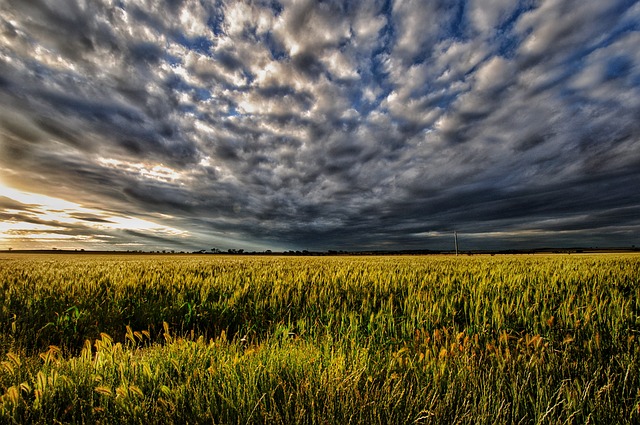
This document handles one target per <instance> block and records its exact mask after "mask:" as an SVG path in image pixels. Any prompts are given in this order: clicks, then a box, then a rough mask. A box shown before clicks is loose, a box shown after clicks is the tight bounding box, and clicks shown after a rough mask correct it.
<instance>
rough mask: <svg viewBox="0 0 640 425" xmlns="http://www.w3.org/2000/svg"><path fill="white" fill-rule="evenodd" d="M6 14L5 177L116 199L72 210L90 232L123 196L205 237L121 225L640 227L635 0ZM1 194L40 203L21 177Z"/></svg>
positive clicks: (532, 238) (39, 7)
mask: <svg viewBox="0 0 640 425" xmlns="http://www.w3.org/2000/svg"><path fill="white" fill-rule="evenodd" d="M0 12H1V13H0V16H1V18H0V71H1V72H0V112H1V113H0V142H1V145H0V152H2V154H1V155H0V170H2V181H3V182H4V183H5V184H6V185H8V186H13V187H18V188H21V189H23V190H31V191H36V192H40V193H44V194H48V195H50V196H56V197H60V198H63V199H67V200H72V201H74V202H77V203H80V204H82V205H83V206H87V207H90V208H93V209H94V210H95V211H104V212H105V214H104V215H103V214H99V213H89V212H82V213H80V212H78V213H76V214H72V215H71V216H70V217H71V218H73V219H75V220H77V223H76V224H75V225H74V226H77V227H70V228H68V229H67V228H65V229H67V230H64V231H65V232H68V233H67V234H73V232H77V234H78V235H83V236H86V237H88V236H90V233H91V232H92V231H94V232H95V231H96V230H95V228H94V227H92V226H93V225H110V224H114V223H113V222H112V219H111V218H110V217H111V214H122V215H126V216H130V217H140V218H144V219H147V220H154V222H158V223H159V224H162V225H166V226H170V227H172V228H174V229H180V230H182V231H185V232H189V234H191V240H190V241H187V242H185V240H184V239H180V238H178V239H176V238H174V237H172V236H170V235H164V234H150V236H149V237H147V236H145V232H144V231H140V230H137V229H128V230H126V231H125V230H121V229H120V230H117V231H116V230H113V229H112V230H109V231H108V232H107V231H106V230H103V231H102V232H103V233H100V232H98V233H97V234H99V235H101V236H100V237H98V236H96V238H97V240H101V241H106V240H111V241H113V242H112V243H127V241H130V242H132V243H140V244H142V245H143V246H149V247H153V246H160V245H161V246H162V247H167V248H169V247H171V246H175V247H183V246H184V245H183V244H184V243H191V244H192V245H193V246H194V247H198V246H199V245H200V244H207V245H209V242H208V241H209V240H211V244H214V245H215V244H217V242H216V241H219V244H225V243H227V244H236V246H235V247H237V248H241V247H242V246H240V245H242V244H243V243H244V244H246V246H247V247H249V246H251V247H256V248H260V247H263V248H267V247H275V248H301V249H328V248H342V249H358V248H360V247H366V248H377V247H378V248H381V249H389V248H404V247H411V248H420V247H424V248H436V249H437V248H439V247H442V246H443V245H444V246H445V247H447V246H448V244H449V242H450V234H451V233H452V232H453V230H454V229H456V230H458V231H460V232H461V235H463V234H466V235H467V238H466V239H465V241H466V243H467V244H468V245H473V247H475V248H482V247H485V246H486V247H489V246H491V247H500V246H504V245H506V246H512V245H513V244H522V245H527V244H531V245H538V246H540V245H544V244H550V245H554V243H553V241H554V239H553V238H554V235H556V236H557V241H558V242H559V243H561V244H572V245H579V244H582V243H584V244H587V245H588V244H595V243H599V244H603V243H605V244H611V245H629V244H631V243H636V239H637V238H638V237H639V234H638V233H639V232H638V230H639V226H640V223H638V220H637V219H636V218H635V217H636V216H637V214H636V213H637V212H638V206H639V205H640V198H639V197H638V195H637V194H636V192H637V191H636V190H635V188H637V187H638V184H639V183H640V172H639V171H638V170H640V146H639V143H640V124H639V123H638V120H637V117H638V116H640V49H638V46H639V45H640V7H639V5H638V4H637V2H635V1H629V0H616V1H613V2H599V1H595V0H593V1H591V0H589V1H584V0H583V1H577V0H576V1H556V0H546V1H541V2H537V1H531V0H522V1H513V0H498V1H486V0H468V1H455V2H428V3H427V4H425V3H424V2H419V1H411V0H409V1H398V2H384V1H377V0H371V1H363V2H357V3H351V2H348V3H344V2H333V1H330V2H322V3H317V2H313V1H293V2H289V1H282V2H277V3H276V2H260V1H259V2H205V1H200V0H184V1H171V2H164V1H155V0H144V1H138V2H135V4H133V3H131V2H128V1H122V2H113V1H109V0H98V1H93V2H88V3H87V2H79V1H74V0H67V1H64V2H62V3H60V2H52V1H47V0H36V1H32V2H24V1H14V0H10V1H7V2H4V3H3V4H2V5H0ZM0 207H2V208H3V220H10V219H11V218H10V217H8V216H7V214H9V213H8V212H7V210H10V211H11V212H14V213H16V214H17V215H15V216H14V218H13V220H23V221H24V222H30V223H33V224H36V223H34V220H38V216H37V211H39V210H38V209H37V208H36V210H35V211H36V212H33V211H31V210H28V209H27V208H28V207H27V206H24V205H21V204H19V203H17V201H14V200H12V199H10V198H7V197H5V198H0ZM78 223H80V224H78ZM82 223H84V224H85V225H86V226H82ZM38 224H43V225H45V223H38ZM58 225H60V224H58ZM104 232H107V233H104ZM608 237H610V239H609V240H608V239H607V238H608Z"/></svg>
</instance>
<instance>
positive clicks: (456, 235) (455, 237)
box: [453, 231, 458, 255]
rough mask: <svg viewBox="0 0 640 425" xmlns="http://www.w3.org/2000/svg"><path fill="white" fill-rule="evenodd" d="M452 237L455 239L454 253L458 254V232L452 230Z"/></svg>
mask: <svg viewBox="0 0 640 425" xmlns="http://www.w3.org/2000/svg"><path fill="white" fill-rule="evenodd" d="M453 237H454V239H455V241H456V255H458V232H456V231H454V232H453Z"/></svg>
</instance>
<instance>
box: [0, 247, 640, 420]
mask: <svg viewBox="0 0 640 425" xmlns="http://www.w3.org/2000/svg"><path fill="white" fill-rule="evenodd" d="M0 288H1V290H0V302H1V309H0V323H1V324H2V327H1V328H0V361H1V364H0V422H2V423H43V424H44V423H55V421H59V423H102V424H110V423H146V424H156V423H158V424H165V423H166V424H169V423H225V424H245V423H250V424H253V423H255V424H258V423H269V424H278V423H280V424H289V423H301V424H346V423H361V424H365V423H366V424H375V423H377V424H387V423H390V424H405V423H433V424H437V423H525V424H538V423H540V424H543V423H603V422H611V423H629V422H631V423H640V344H639V342H638V338H640V256H639V255H637V254H616V255H595V254H594V255H586V254H585V255H528V256H527V255H522V256H506V255H505V256H495V257H492V256H464V257H462V256H461V257H454V256H397V257H393V256H385V257H346V256H345V257H342V256H340V257H276V256H271V257H242V256H211V255H209V256H204V255H203V256H196V255H185V256H179V255H175V256H170V255H167V256H136V255H104V256H98V255H64V256H62V255H57V256H56V255H26V254H23V255H21V254H4V255H1V256H0Z"/></svg>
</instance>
